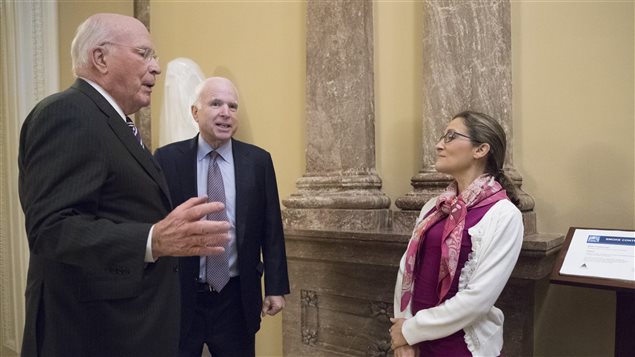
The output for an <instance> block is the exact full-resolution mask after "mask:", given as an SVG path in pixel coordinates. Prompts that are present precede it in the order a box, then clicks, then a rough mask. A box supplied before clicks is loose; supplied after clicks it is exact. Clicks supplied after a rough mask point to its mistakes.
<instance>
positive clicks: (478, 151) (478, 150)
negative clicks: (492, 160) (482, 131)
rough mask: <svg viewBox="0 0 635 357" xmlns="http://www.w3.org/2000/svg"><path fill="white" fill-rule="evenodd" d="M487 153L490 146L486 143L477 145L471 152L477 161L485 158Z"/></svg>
mask: <svg viewBox="0 0 635 357" xmlns="http://www.w3.org/2000/svg"><path fill="white" fill-rule="evenodd" d="M489 151H490V146H489V144H488V143H482V144H479V145H478V146H477V147H475V148H474V151H473V152H474V158H475V159H477V160H478V159H481V158H483V157H486V156H487V154H488V153H489Z"/></svg>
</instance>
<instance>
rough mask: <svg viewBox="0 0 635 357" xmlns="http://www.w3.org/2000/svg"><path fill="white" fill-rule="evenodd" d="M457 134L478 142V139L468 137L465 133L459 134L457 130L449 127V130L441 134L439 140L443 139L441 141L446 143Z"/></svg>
mask: <svg viewBox="0 0 635 357" xmlns="http://www.w3.org/2000/svg"><path fill="white" fill-rule="evenodd" d="M459 136H462V137H464V138H466V139H469V140H471V141H474V142H478V141H476V140H474V139H472V138H471V137H469V136H467V135H465V134H461V133H459V132H456V131H455V130H454V129H450V130H448V131H446V132H445V134H443V135H441V137H440V138H439V141H441V140H443V142H444V143H446V144H447V143H449V142H450V141H452V140H454V139H456V138H457V137H459Z"/></svg>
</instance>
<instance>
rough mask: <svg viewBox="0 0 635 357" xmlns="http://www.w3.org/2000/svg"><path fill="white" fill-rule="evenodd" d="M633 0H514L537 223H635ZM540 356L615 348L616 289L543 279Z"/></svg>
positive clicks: (527, 176)
mask: <svg viewBox="0 0 635 357" xmlns="http://www.w3.org/2000/svg"><path fill="white" fill-rule="evenodd" d="M633 14H634V10H633V2H619V3H618V2H520V3H517V2H514V3H513V5H512V27H513V33H512V47H513V83H514V87H513V93H514V102H513V104H514V106H513V117H514V135H515V140H514V145H515V148H514V151H515V152H514V154H515V163H516V166H517V168H518V169H519V171H520V172H521V173H522V175H523V178H524V180H525V185H524V188H525V190H526V191H527V192H529V193H530V194H531V195H533V197H534V198H535V200H536V212H537V214H538V229H539V230H540V231H541V232H553V233H565V232H566V230H567V228H568V227H569V226H583V227H617V228H626V229H633V228H635V191H634V190H635V177H634V175H633V172H634V163H635V147H634V142H635V137H634V135H633V133H634V111H633V98H634V95H635V94H634V92H633V75H634V73H633V68H634V65H635V63H634V61H633V51H634V48H633V45H634V42H635V39H634V36H633V32H634V28H633V18H634V16H633ZM537 300H538V302H539V304H538V306H537V308H536V316H537V330H536V352H537V354H538V355H549V356H558V355H576V356H599V355H605V356H606V355H612V352H613V337H612V336H613V333H614V316H615V315H614V314H615V297H614V293H612V292H610V291H600V290H592V289H583V288H577V287H562V286H543V290H542V294H537Z"/></svg>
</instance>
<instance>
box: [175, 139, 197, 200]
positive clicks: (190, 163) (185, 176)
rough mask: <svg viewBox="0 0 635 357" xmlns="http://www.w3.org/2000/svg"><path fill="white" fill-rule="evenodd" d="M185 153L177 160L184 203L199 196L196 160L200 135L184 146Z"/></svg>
mask: <svg viewBox="0 0 635 357" xmlns="http://www.w3.org/2000/svg"><path fill="white" fill-rule="evenodd" d="M182 148H183V151H182V152H181V153H180V154H181V155H182V156H181V157H178V158H176V159H177V168H178V171H177V174H178V175H180V176H181V180H177V182H180V183H181V185H182V186H181V187H180V192H181V193H182V195H183V196H182V197H181V199H182V200H183V201H185V200H188V199H190V198H191V197H196V196H198V187H197V184H196V177H197V176H196V166H197V164H196V160H197V157H196V155H197V153H198V134H197V135H196V136H195V137H194V138H192V139H191V140H190V141H188V142H187V146H183V147H182Z"/></svg>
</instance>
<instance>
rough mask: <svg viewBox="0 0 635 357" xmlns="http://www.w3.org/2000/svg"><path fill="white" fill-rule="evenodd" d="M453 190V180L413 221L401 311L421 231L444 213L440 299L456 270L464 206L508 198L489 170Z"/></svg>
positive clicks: (410, 286)
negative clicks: (426, 212)
mask: <svg viewBox="0 0 635 357" xmlns="http://www.w3.org/2000/svg"><path fill="white" fill-rule="evenodd" d="M457 190H458V188H457V184H456V181H454V182H452V183H451V184H450V185H449V186H448V187H447V188H446V189H445V192H443V193H442V194H441V195H440V196H439V198H438V199H437V202H436V205H435V206H436V211H434V212H433V213H432V214H430V215H428V216H427V217H425V218H422V219H421V220H420V221H418V222H417V223H416V224H415V228H414V230H413V231H412V236H411V237H410V243H409V244H408V249H407V250H406V271H405V273H404V275H403V281H402V286H401V311H404V310H405V309H406V307H407V306H408V304H409V303H410V300H412V290H413V286H414V267H415V262H416V259H417V252H418V251H419V246H420V245H421V242H423V240H424V239H425V233H426V232H427V231H428V229H429V228H430V227H432V225H433V224H435V223H436V222H438V221H440V220H442V219H443V218H444V217H446V216H448V219H447V221H446V222H445V226H444V227H443V236H442V240H443V242H444V243H445V244H442V245H441V266H440V269H439V284H438V290H439V303H440V302H441V301H442V300H443V298H444V297H445V295H446V294H447V292H448V290H450V285H451V284H452V281H453V280H454V275H455V274H456V267H457V265H458V261H459V253H460V251H461V239H462V238H463V228H464V227H465V216H466V214H467V209H468V208H472V207H481V206H485V205H488V204H491V203H494V202H497V201H500V200H502V199H508V198H507V193H506V192H505V190H504V189H503V188H502V186H501V185H500V184H499V183H498V182H497V181H496V180H495V179H494V177H493V176H492V175H489V174H483V175H481V176H479V177H477V178H476V180H474V181H473V182H472V183H471V184H470V185H469V186H468V187H467V188H466V189H465V190H464V191H463V192H461V194H460V195H459V196H458V197H457ZM437 304H438V303H437Z"/></svg>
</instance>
